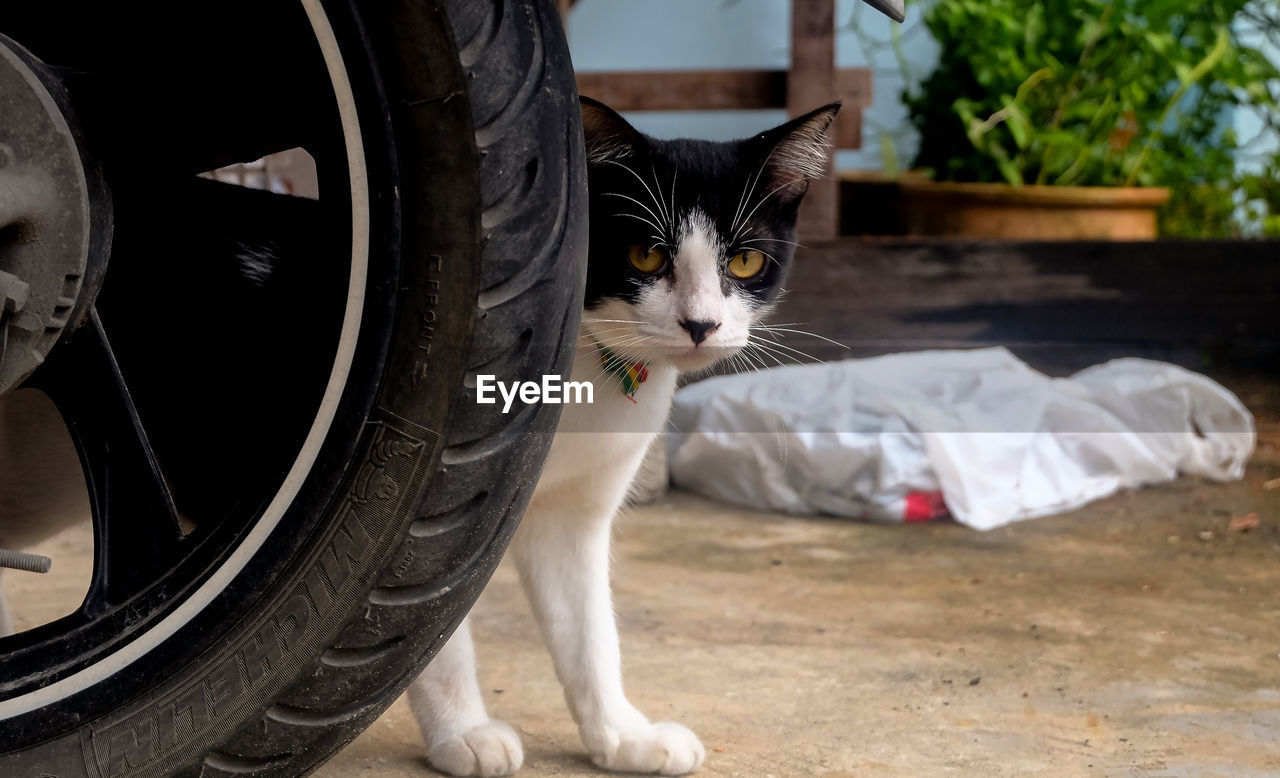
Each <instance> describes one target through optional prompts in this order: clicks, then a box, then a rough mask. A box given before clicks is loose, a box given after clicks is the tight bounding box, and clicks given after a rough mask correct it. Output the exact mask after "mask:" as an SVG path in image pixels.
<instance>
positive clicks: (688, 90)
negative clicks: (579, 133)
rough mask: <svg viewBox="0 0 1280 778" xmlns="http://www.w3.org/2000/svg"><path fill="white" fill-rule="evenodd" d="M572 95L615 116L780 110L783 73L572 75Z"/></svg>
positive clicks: (784, 89)
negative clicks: (621, 113) (624, 113)
mask: <svg viewBox="0 0 1280 778" xmlns="http://www.w3.org/2000/svg"><path fill="white" fill-rule="evenodd" d="M578 92H579V93H580V94H584V95H586V96H588V97H594V98H595V99H597V100H599V101H601V102H602V103H605V104H607V105H609V106H610V107H612V108H613V109H614V110H618V111H719V110H735V109H763V108H781V107H783V106H785V105H786V104H787V73H786V71H785V70H668V71H625V72H615V73H607V72H597V73H578Z"/></svg>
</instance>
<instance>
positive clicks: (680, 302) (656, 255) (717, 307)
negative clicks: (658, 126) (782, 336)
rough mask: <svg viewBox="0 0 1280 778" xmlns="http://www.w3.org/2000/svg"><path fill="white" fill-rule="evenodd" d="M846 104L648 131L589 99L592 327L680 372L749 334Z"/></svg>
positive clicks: (588, 325) (603, 338) (777, 285)
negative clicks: (750, 130)
mask: <svg viewBox="0 0 1280 778" xmlns="http://www.w3.org/2000/svg"><path fill="white" fill-rule="evenodd" d="M839 107H840V105H839V104H838V103H834V104H832V105H827V106H823V107H822V108H819V109H817V110H816V111H813V112H812V113H809V114H806V115H804V116H801V117H799V118H797V119H794V120H792V121H789V122H787V123H786V124H783V125H781V126H779V127H775V128H774V129H771V130H768V131H766V132H762V133H760V134H758V135H755V136H753V137H750V138H745V139H743V140H737V141H728V142H723V143H721V142H713V141H704V140H684V139H681V140H658V139H656V138H651V137H649V136H647V135H644V134H643V133H641V132H639V131H638V130H636V129H635V128H634V127H632V126H631V125H630V124H628V123H627V121H626V120H625V119H623V118H622V117H621V116H619V115H618V114H617V113H615V112H614V111H613V110H611V109H610V108H608V107H607V106H605V105H603V104H602V103H599V102H596V101H595V100H591V99H589V98H585V97H584V98H583V99H582V124H583V129H584V132H585V136H586V149H587V171H588V177H589V186H590V197H591V246H590V252H589V254H590V257H589V262H588V267H587V295H586V311H585V312H584V314H583V329H584V330H585V332H586V333H587V336H588V338H589V339H590V340H594V341H595V342H597V343H599V344H601V345H604V346H607V347H608V348H610V349H612V350H613V351H616V352H618V353H622V354H625V355H627V356H628V357H630V358H633V359H636V360H643V361H648V362H655V363H668V364H671V365H674V366H675V367H676V368H677V369H679V370H696V369H699V368H704V367H707V366H709V365H710V364H711V363H713V362H715V361H717V360H719V359H723V358H725V357H728V356H729V355H731V354H733V353H735V352H737V351H738V350H739V349H741V348H743V347H744V346H746V345H747V341H748V337H749V335H750V332H751V330H750V329H749V328H750V327H752V326H754V325H756V324H758V323H759V322H760V320H761V319H762V318H763V317H764V315H765V313H766V312H767V310H768V307H769V305H770V303H771V301H772V300H773V299H774V297H775V296H776V294H777V293H778V291H780V289H781V287H782V282H783V279H784V278H785V276H786V272H787V268H788V266H789V265H790V263H791V257H792V255H793V254H794V251H795V245H796V244H795V227H796V212H797V209H798V208H799V205H800V200H801V198H802V197H803V196H804V193H805V190H806V189H807V188H808V184H809V181H810V180H812V179H814V178H818V177H820V176H822V175H823V174H824V171H825V169H826V165H827V158H828V143H827V139H826V132H827V128H828V127H829V126H830V124H831V120H832V119H833V118H835V115H836V111H837V110H839ZM586 345H587V342H584V343H582V344H580V348H581V347H585V346H586Z"/></svg>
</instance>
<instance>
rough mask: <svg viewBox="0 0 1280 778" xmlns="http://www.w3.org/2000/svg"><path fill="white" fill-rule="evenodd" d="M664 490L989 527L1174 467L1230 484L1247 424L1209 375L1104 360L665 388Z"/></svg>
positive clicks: (874, 365)
mask: <svg viewBox="0 0 1280 778" xmlns="http://www.w3.org/2000/svg"><path fill="white" fill-rule="evenodd" d="M671 422H672V424H671V427H672V429H673V430H674V432H672V433H671V434H669V436H668V459H669V464H670V469H671V476H672V481H673V482H674V483H675V484H676V485H677V486H680V487H683V488H686V489H690V490H692V491H695V492H699V493H702V494H705V495H707V496H710V497H713V498H716V499H720V500H724V501H726V502H730V503H735V504H739V505H744V506H748V507H751V508H756V509H760V510H773V511H783V512H787V513H796V514H830V515H836V516H847V517H856V518H869V519H883V520H895V521H921V520H928V519H933V518H939V517H943V516H946V515H950V516H952V517H954V518H955V519H956V520H957V521H959V522H961V523H963V524H966V525H968V526H971V527H974V528H977V529H991V528H993V527H999V526H1002V525H1004V524H1008V523H1010V522H1013V521H1018V520H1021V519H1029V518H1033V517H1037V516H1044V515H1048V514H1053V513H1060V512H1064V511H1069V510H1072V509H1074V508H1077V507H1079V506H1081V505H1084V504H1085V503H1088V502H1090V501H1091V500H1096V499H1098V498H1100V497H1104V496H1106V495H1109V494H1112V493H1114V492H1116V491H1118V490H1120V489H1125V488H1132V487H1137V486H1142V485H1145V484H1154V483H1160V482H1164V481H1169V480H1172V479H1174V478H1176V477H1177V476H1178V475H1179V474H1183V475H1197V476H1202V477H1205V478H1209V479H1213V480H1216V481H1230V480H1237V479H1239V478H1241V477H1242V476H1243V474H1244V467H1245V463H1246V462H1247V461H1248V459H1249V456H1250V454H1251V453H1252V452H1253V448H1254V444H1255V440H1256V435H1255V431H1254V425H1253V418H1252V416H1251V415H1250V413H1249V411H1248V410H1247V409H1246V408H1245V407H1244V405H1243V404H1242V403H1241V402H1240V400H1239V399H1238V398H1236V396H1235V395H1234V394H1232V393H1231V392H1230V391H1228V390H1227V389H1225V388H1224V387H1223V386H1221V385H1220V384H1218V383H1216V382H1214V381H1212V380H1211V379H1209V378H1207V377H1205V376H1202V375H1200V374H1198V373H1194V372H1192V371H1189V370H1185V369H1183V368H1180V367H1178V366H1176V365H1171V364H1167V363H1163V362H1157V361H1152V360H1146V359H1117V360H1113V361H1110V362H1107V363H1104V364H1101V365H1097V366H1094V367H1090V368H1087V369H1085V370H1082V371H1080V372H1078V373H1076V374H1074V375H1072V376H1070V377H1068V378H1051V377H1049V376H1046V375H1044V374H1043V373H1040V372H1038V371H1036V370H1033V369H1031V368H1030V367H1029V366H1027V365H1026V364H1025V363H1023V362H1022V361H1020V360H1019V359H1017V358H1016V357H1015V356H1014V355H1013V354H1012V353H1010V352H1009V351H1008V350H1007V349H1003V348H989V349H975V350H967V351H961V350H954V351H953V350H948V351H920V352H912V353H906V354H892V355H889V356H883V357H874V358H871V359H859V360H846V361H842V362H828V363H821V364H812V365H797V366H787V367H779V368H774V369H770V370H761V371H758V372H754V373H746V374H738V375H732V376H722V377H716V378H711V379H707V380H705V381H701V382H698V383H695V384H692V385H690V386H687V387H685V388H683V389H681V390H680V391H679V392H677V393H676V397H675V402H674V407H673V409H672V417H671Z"/></svg>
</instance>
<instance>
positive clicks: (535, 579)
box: [408, 97, 839, 776]
mask: <svg viewBox="0 0 1280 778" xmlns="http://www.w3.org/2000/svg"><path fill="white" fill-rule="evenodd" d="M838 110H839V104H838V103H834V104H831V105H827V106H823V107H822V108H818V109H817V110H815V111H813V112H811V113H808V114H806V115H804V116H801V117H799V118H797V119H794V120H792V121H789V122H787V123H785V124H783V125H781V126H779V127H776V128H774V129H771V130H768V131H766V132H763V133H761V134H759V135H756V136H754V137H751V138H747V139H744V140H740V141H731V142H712V141H703V140H657V139H654V138H651V137H648V136H646V135H644V134H642V133H640V132H639V131H637V130H636V129H635V128H633V127H632V126H631V125H630V124H629V123H627V121H626V120H625V119H623V118H622V117H621V116H619V115H618V114H617V113H616V112H614V111H613V110H612V109H610V108H608V107H607V106H605V105H604V104H602V103H599V102H596V101H594V100H591V99H589V98H585V97H584V98H582V124H583V131H584V136H585V142H586V154H587V169H588V189H589V199H590V225H591V227H590V243H589V249H588V265H587V282H586V297H585V302H584V310H583V316H582V323H581V326H580V328H579V340H578V353H577V357H576V359H575V363H574V367H573V375H572V379H571V380H574V381H584V380H589V381H592V382H593V384H594V390H595V391H594V398H593V400H594V401H593V402H592V403H591V404H581V405H565V406H564V407H563V411H562V416H561V419H560V426H559V428H558V430H557V432H556V436H555V439H554V441H553V443H552V446H551V452H550V454H549V456H548V459H547V462H546V465H545V468H544V470H543V472H542V476H541V478H540V480H539V481H538V485H537V488H536V489H535V491H534V493H533V496H532V498H531V500H530V502H529V507H528V509H527V510H526V511H525V514H524V518H523V520H522V522H521V525H520V528H519V529H518V530H517V532H516V535H515V537H514V538H513V540H512V544H511V550H510V553H511V555H512V556H513V557H514V558H515V561H516V564H517V567H518V569H519V572H520V578H521V582H522V583H523V585H524V588H525V591H526V593H527V594H528V596H529V600H530V602H531V603H532V605H533V611H534V615H535V617H536V619H537V622H538V626H539V629H540V630H541V633H542V636H543V638H544V640H545V641H546V643H547V645H548V647H549V648H550V651H551V655H552V659H553V663H554V666H555V671H556V675H557V677H558V678H559V680H560V682H561V684H562V685H563V686H564V693H565V699H566V701H567V702H568V704H569V710H570V712H571V713H572V715H573V718H574V720H575V721H576V722H577V725H578V730H579V733H580V735H581V737H582V741H583V744H584V745H585V746H586V748H587V751H588V753H589V754H590V756H591V759H592V761H593V762H594V763H595V764H596V765H597V766H599V767H602V768H605V769H608V770H615V771H621V772H635V773H662V774H663V775H682V774H685V773H689V772H693V771H694V770H697V769H698V768H699V767H700V766H701V765H702V762H703V759H704V758H705V756H706V751H705V749H704V748H703V745H702V743H701V742H700V741H699V740H698V738H697V736H696V735H694V733H693V732H691V731H690V730H689V729H687V728H685V727H684V726H682V725H680V724H676V723H671V722H660V723H652V722H650V721H649V719H648V718H646V717H645V715H644V714H643V713H641V712H640V711H639V710H637V709H636V708H635V707H634V706H633V705H632V704H631V703H630V702H628V701H627V698H626V695H625V694H624V693H623V687H622V673H621V659H620V649H619V642H618V634H617V627H616V625H615V623H614V616H613V609H612V602H611V597H610V589H609V539H610V530H611V524H612V522H613V518H614V515H615V514H616V513H617V511H618V510H619V508H620V507H621V506H622V504H623V502H624V500H625V498H626V495H627V490H628V487H629V486H630V484H631V481H632V479H633V477H634V476H635V474H636V471H637V470H638V469H639V467H640V463H641V460H642V458H643V456H644V453H645V451H646V449H647V448H648V446H649V444H650V443H651V442H652V440H653V439H654V437H655V436H656V434H657V432H658V431H659V430H661V429H662V428H663V426H664V424H665V421H666V417H667V413H668V411H669V409H670V406H671V401H672V396H673V395H674V393H675V390H676V382H677V378H678V377H679V376H680V375H681V374H682V373H687V372H690V371H701V370H706V369H708V368H709V367H710V366H711V365H713V364H714V363H716V362H718V361H720V360H723V359H726V358H729V357H732V356H733V355H735V354H737V353H738V352H739V351H740V350H742V349H744V348H746V347H748V346H749V343H750V342H752V335H751V331H752V327H753V326H755V325H757V324H758V323H759V322H760V321H761V320H762V319H763V317H764V316H765V315H766V314H767V312H768V311H769V309H770V306H771V304H772V302H773V301H774V300H775V299H776V296H777V293H778V292H779V291H780V289H781V284H782V282H783V279H784V277H785V275H786V272H787V269H788V266H789V264H790V262H791V259H792V256H793V253H794V247H795V245H796V244H795V225H796V214H797V209H798V207H799V204H800V201H801V198H802V197H803V195H804V193H805V190H806V189H807V187H808V182H809V181H810V180H812V179H815V178H818V177H820V176H821V175H823V173H824V170H825V167H826V163H827V159H828V143H827V139H826V134H827V130H828V127H829V126H830V124H831V121H832V120H833V119H834V118H835V115H836V112H837V111H838ZM408 697H409V704H410V707H411V709H412V711H413V714H414V716H415V718H416V719H417V722H418V725H419V727H420V728H421V730H422V735H423V739H424V741H425V744H426V748H427V758H428V761H429V762H430V763H431V765H432V766H433V767H434V768H435V769H437V770H439V771H440V772H443V773H447V774H450V775H459V776H470V775H486V776H489V775H509V774H511V773H514V772H515V771H516V770H518V769H519V768H520V766H521V764H522V763H523V751H522V748H521V744H520V739H519V737H518V736H517V735H516V733H515V731H514V730H513V729H512V728H511V727H510V726H509V725H507V724H506V723H505V722H502V721H498V720H495V719H491V718H490V717H489V715H488V713H487V712H486V710H485V707H484V702H483V700H482V699H481V695H480V687H479V685H478V682H477V680H476V668H475V652H474V648H473V644H472V639H471V632H470V627H469V624H468V622H467V621H464V622H463V623H462V625H461V626H460V627H459V628H458V630H457V631H456V632H455V633H454V635H453V636H452V637H451V638H450V639H449V641H448V642H447V643H446V645H445V646H444V647H443V649H442V650H441V651H440V653H439V654H438V655H437V656H436V657H435V659H434V660H433V661H432V662H431V664H430V665H428V666H427V668H426V670H424V671H423V673H422V674H421V675H420V676H419V677H418V678H417V679H416V680H414V682H413V683H412V684H411V685H410V687H409V691H408Z"/></svg>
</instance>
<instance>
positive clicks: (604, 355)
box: [593, 339, 649, 402]
mask: <svg viewBox="0 0 1280 778" xmlns="http://www.w3.org/2000/svg"><path fill="white" fill-rule="evenodd" d="M593 340H594V339H593ZM596 349H597V350H598V351H599V352H600V365H601V366H602V367H604V374H605V375H612V376H617V378H618V385H619V386H620V387H621V389H622V394H623V395H624V396H626V398H627V399H628V400H630V401H631V402H635V401H636V390H637V389H639V388H640V384H643V383H644V382H645V381H648V380H649V365H648V363H646V362H629V361H627V360H626V359H624V358H622V357H620V356H618V355H617V354H615V353H613V352H612V351H610V350H609V349H608V348H606V347H605V346H604V344H602V343H601V342H600V341H596Z"/></svg>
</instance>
